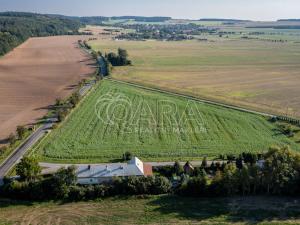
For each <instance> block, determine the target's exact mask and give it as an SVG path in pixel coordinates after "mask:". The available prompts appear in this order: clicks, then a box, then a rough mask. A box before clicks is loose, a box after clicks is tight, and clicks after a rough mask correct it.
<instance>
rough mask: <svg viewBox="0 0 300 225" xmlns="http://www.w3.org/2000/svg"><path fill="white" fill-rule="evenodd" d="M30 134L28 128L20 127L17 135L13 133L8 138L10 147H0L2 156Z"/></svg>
mask: <svg viewBox="0 0 300 225" xmlns="http://www.w3.org/2000/svg"><path fill="white" fill-rule="evenodd" d="M27 133H28V128H26V127H24V126H18V127H17V129H16V133H11V134H10V135H9V136H8V138H7V143H8V145H4V146H2V147H0V156H1V155H3V154H5V152H6V151H8V150H9V148H14V147H15V146H14V145H15V144H16V142H17V141H18V140H19V141H21V140H23V139H24V138H25V137H26V134H27Z"/></svg>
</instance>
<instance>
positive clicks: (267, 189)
mask: <svg viewBox="0 0 300 225" xmlns="http://www.w3.org/2000/svg"><path fill="white" fill-rule="evenodd" d="M238 159H240V160H238ZM257 160H258V155H256V154H252V153H245V154H243V155H240V156H239V157H236V159H235V161H232V160H228V161H227V162H223V163H222V164H221V163H219V164H217V163H216V164H213V163H211V165H209V164H208V162H207V160H206V159H203V162H202V165H201V166H200V167H197V168H194V167H193V166H192V165H191V164H190V163H189V162H187V163H186V164H185V165H184V166H182V165H181V164H180V163H178V162H175V164H174V166H171V167H168V169H169V171H168V169H167V168H166V167H162V168H160V170H157V169H156V170H155V176H152V177H123V178H114V179H113V180H112V181H111V182H106V183H103V184H99V185H78V184H76V181H77V177H76V172H75V170H76V168H75V167H74V166H71V167H69V168H62V169H60V170H58V171H57V172H56V173H55V174H53V175H48V176H41V175H40V172H41V168H40V166H39V164H38V161H37V160H36V159H34V158H29V157H25V158H23V159H22V160H21V162H20V163H19V164H18V165H17V167H16V172H17V174H18V175H19V177H20V178H19V180H13V181H12V180H9V179H6V180H5V185H4V186H3V187H1V188H0V196H3V197H9V198H13V199H22V200H50V199H53V200H58V199H59V200H71V201H77V200H90V199H96V198H102V197H108V196H116V195H145V194H146V195H158V194H166V193H169V194H175V195H181V196H193V197H216V196H236V195H239V196H244V195H277V196H279V195H280V196H299V195H300V154H299V153H297V152H293V151H291V150H289V149H288V148H286V147H283V148H279V147H272V148H270V149H269V151H268V152H267V153H265V154H263V155H261V159H260V163H258V161H257ZM167 171H168V172H169V173H167ZM172 177H176V179H173V178H172Z"/></svg>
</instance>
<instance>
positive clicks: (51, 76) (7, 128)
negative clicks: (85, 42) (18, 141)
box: [0, 36, 94, 144]
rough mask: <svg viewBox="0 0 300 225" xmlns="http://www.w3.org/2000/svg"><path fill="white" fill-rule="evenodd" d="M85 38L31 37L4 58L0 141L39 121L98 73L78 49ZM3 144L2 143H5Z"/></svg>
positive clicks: (0, 67) (1, 62)
mask: <svg viewBox="0 0 300 225" xmlns="http://www.w3.org/2000/svg"><path fill="white" fill-rule="evenodd" d="M79 39H82V36H57V37H45V38H31V39H29V40H28V41H26V42H25V43H24V44H22V45H20V46H19V47H18V48H16V49H15V50H14V51H12V52H10V53H9V54H7V55H6V56H4V57H2V58H0V140H2V141H1V142H2V144H3V140H4V139H5V138H6V137H7V136H8V135H9V134H10V133H12V132H14V131H15V130H16V127H17V126H18V125H27V124H31V123H34V122H36V121H37V120H38V119H39V118H41V117H42V116H43V115H45V113H46V112H47V110H46V108H47V106H49V105H51V104H53V103H54V101H55V99H56V98H58V97H60V98H64V97H66V96H68V95H70V93H71V92H72V91H73V90H74V87H75V86H76V85H77V84H78V82H79V81H80V80H82V79H83V78H87V77H88V76H89V75H90V74H91V73H93V72H94V68H93V67H92V66H90V64H92V63H93V62H92V60H91V59H90V58H89V57H88V56H87V55H86V54H85V53H84V52H83V51H82V50H80V49H79V48H78V47H77V40H79ZM1 142H0V144H1Z"/></svg>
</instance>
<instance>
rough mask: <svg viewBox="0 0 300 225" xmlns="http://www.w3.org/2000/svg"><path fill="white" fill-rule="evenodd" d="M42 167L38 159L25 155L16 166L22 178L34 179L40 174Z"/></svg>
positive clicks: (26, 179)
mask: <svg viewBox="0 0 300 225" xmlns="http://www.w3.org/2000/svg"><path fill="white" fill-rule="evenodd" d="M41 171H42V169H41V167H40V166H39V163H38V161H37V160H36V159H35V158H33V157H24V158H22V159H21V161H20V162H19V163H18V164H17V166H16V172H17V175H19V176H20V178H21V180H25V181H34V180H35V179H37V178H38V176H39V175H40V173H41Z"/></svg>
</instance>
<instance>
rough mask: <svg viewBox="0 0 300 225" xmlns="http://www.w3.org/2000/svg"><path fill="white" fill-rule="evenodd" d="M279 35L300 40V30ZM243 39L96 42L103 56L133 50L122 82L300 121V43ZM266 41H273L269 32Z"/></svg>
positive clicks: (117, 72) (119, 75)
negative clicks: (130, 82)
mask: <svg viewBox="0 0 300 225" xmlns="http://www.w3.org/2000/svg"><path fill="white" fill-rule="evenodd" d="M224 29H225V28H224ZM228 29H229V28H228ZM231 29H233V28H231ZM243 29H245V28H243ZM259 30H260V29H259ZM259 30H257V29H256V30H255V29H253V30H252V31H253V32H254V31H259ZM228 31H229V30H228ZM250 31H251V30H248V32H250ZM252 31H251V32H252ZM241 32H242V31H241ZM243 32H245V31H243ZM269 32H271V31H269ZM273 32H278V33H276V35H277V36H276V35H275V34H274V35H272V36H270V37H271V38H274V39H279V38H282V39H288V38H291V37H292V38H296V39H297V38H298V39H299V40H300V36H299V34H300V33H299V32H298V33H297V30H296V31H284V32H283V31H282V32H280V31H273ZM293 32H294V33H293ZM229 36H230V35H229ZM240 36H241V35H232V37H229V38H228V39H226V38H224V37H223V38H219V37H208V38H209V41H207V42H205V41H204V42H203V41H196V40H193V41H180V42H164V41H114V40H98V41H97V40H96V41H91V42H90V44H91V46H92V47H93V49H95V50H100V51H101V52H103V53H104V52H110V51H117V49H118V47H121V48H124V49H127V50H128V53H129V55H130V58H131V59H132V61H133V66H130V67H118V68H115V69H114V71H113V75H112V76H113V77H114V78H116V79H120V80H125V81H133V82H137V83H141V84H146V85H149V86H156V87H159V88H163V89H168V90H173V91H177V92H182V93H187V94H191V95H194V96H197V97H202V98H207V99H213V100H216V101H221V102H226V103H230V104H235V105H239V106H244V107H247V108H251V109H256V110H260V111H267V112H272V113H278V114H283V115H290V116H293V117H300V91H299V90H300V89H299V85H300V79H299V77H300V73H299V71H300V64H299V57H300V43H296V42H295V41H288V42H285V43H278V42H276V43H275V42H270V41H264V40H243V39H241V38H240ZM260 38H262V39H264V38H265V39H268V34H265V36H262V37H260Z"/></svg>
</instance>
